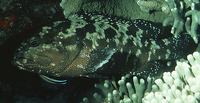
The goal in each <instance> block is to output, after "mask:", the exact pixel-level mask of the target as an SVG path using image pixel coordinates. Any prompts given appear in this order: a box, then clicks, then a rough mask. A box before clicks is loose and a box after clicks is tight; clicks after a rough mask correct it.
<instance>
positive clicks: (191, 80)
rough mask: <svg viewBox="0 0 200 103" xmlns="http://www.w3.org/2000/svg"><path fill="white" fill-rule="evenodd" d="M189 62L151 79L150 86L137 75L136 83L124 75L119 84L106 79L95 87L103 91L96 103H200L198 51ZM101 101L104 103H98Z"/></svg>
mask: <svg viewBox="0 0 200 103" xmlns="http://www.w3.org/2000/svg"><path fill="white" fill-rule="evenodd" d="M187 59H188V61H187V60H183V61H177V66H176V67H175V70H174V71H172V72H165V73H163V77H162V78H160V79H156V80H155V84H154V85H152V84H153V83H154V79H153V78H150V77H148V78H147V85H145V81H144V79H140V80H139V81H138V78H137V77H136V76H134V77H133V79H132V82H130V81H127V80H128V78H129V79H130V77H131V76H130V75H126V76H123V77H122V78H121V80H119V81H118V84H119V86H116V84H117V83H116V82H114V81H109V80H106V81H105V82H104V83H102V84H95V87H96V88H98V89H100V90H101V91H102V94H103V95H102V94H100V93H97V92H96V93H94V95H93V97H94V98H95V102H96V103H102V102H103V101H104V102H109V103H198V102H200V81H199V80H200V53H199V52H194V53H193V54H190V55H188V56H187ZM83 101H84V103H90V102H91V98H90V99H88V98H84V99H83ZM97 101H101V102H97ZM92 102H94V101H92Z"/></svg>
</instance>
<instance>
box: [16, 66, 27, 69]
mask: <svg viewBox="0 0 200 103" xmlns="http://www.w3.org/2000/svg"><path fill="white" fill-rule="evenodd" d="M17 67H18V68H19V69H22V70H26V68H24V67H22V66H21V65H18V66H17Z"/></svg>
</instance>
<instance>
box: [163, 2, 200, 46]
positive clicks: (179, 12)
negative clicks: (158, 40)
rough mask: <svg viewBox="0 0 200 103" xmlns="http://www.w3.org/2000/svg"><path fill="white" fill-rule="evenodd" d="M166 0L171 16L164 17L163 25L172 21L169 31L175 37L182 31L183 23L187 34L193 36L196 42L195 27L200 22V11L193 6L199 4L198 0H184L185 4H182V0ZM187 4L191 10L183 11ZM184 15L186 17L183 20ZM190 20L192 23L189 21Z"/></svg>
mask: <svg viewBox="0 0 200 103" xmlns="http://www.w3.org/2000/svg"><path fill="white" fill-rule="evenodd" d="M166 2H167V3H168V5H169V8H170V9H171V13H172V17H168V18H166V19H165V20H164V22H163V26H166V25H168V24H170V23H171V22H173V26H172V29H171V33H172V34H173V35H174V36H175V37H177V35H180V34H181V32H183V31H184V25H185V28H186V31H187V34H189V35H190V36H191V37H192V38H193V40H194V42H195V43H198V34H197V28H198V26H199V24H200V20H199V17H200V11H199V10H198V9H196V8H195V5H197V6H199V1H198V0H190V1H185V3H186V5H184V2H183V1H180V2H179V3H177V2H175V1H174V0H166ZM188 3H189V4H188ZM187 5H190V6H189V7H190V8H191V10H189V11H187V12H186V13H185V12H183V9H184V7H185V9H187V8H188V6H187ZM184 16H185V17H187V20H186V21H184V19H185V17H184ZM190 16H191V17H190ZM191 20H192V23H190V21H191Z"/></svg>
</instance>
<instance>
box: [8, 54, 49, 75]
mask: <svg viewBox="0 0 200 103" xmlns="http://www.w3.org/2000/svg"><path fill="white" fill-rule="evenodd" d="M33 55H36V54H29V55H28V56H27V55H21V54H18V55H15V56H14V58H13V60H12V61H11V62H12V64H13V65H15V66H17V67H18V68H19V69H22V70H28V71H34V70H37V69H38V67H40V66H41V67H47V66H49V64H50V62H51V60H50V59H49V58H48V57H46V56H40V57H39V59H33V58H32V56H33Z"/></svg>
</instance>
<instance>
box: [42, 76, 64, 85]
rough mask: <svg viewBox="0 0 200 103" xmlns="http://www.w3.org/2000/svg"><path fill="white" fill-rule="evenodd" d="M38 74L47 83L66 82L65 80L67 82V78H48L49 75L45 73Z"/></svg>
mask: <svg viewBox="0 0 200 103" xmlns="http://www.w3.org/2000/svg"><path fill="white" fill-rule="evenodd" d="M39 76H40V78H42V79H43V80H44V81H46V82H48V83H52V84H66V82H67V80H57V79H53V78H50V77H48V76H45V75H39Z"/></svg>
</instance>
